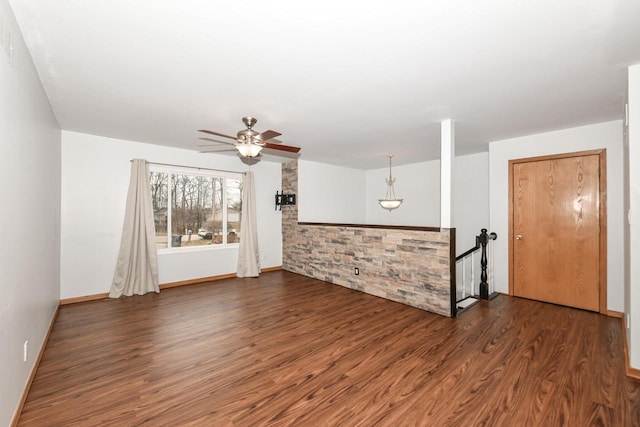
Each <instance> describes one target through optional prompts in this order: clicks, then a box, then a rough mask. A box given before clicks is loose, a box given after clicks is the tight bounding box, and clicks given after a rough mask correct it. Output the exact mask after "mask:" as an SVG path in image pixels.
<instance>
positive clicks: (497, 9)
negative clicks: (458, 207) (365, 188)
mask: <svg viewBox="0 0 640 427" xmlns="http://www.w3.org/2000/svg"><path fill="white" fill-rule="evenodd" d="M11 5H12V7H13V9H14V12H15V14H16V16H17V19H18V21H19V24H20V26H21V29H22V32H23V34H24V37H25V39H26V41H27V44H28V46H29V49H30V51H31V54H32V56H33V58H34V61H35V64H36V67H37V69H38V71H39V73H40V76H41V79H42V81H43V83H44V86H45V89H46V91H47V93H48V95H49V98H50V100H51V103H52V105H53V109H54V111H55V114H56V115H57V117H58V120H59V122H60V126H61V127H62V129H66V130H73V131H79V132H85V133H90V134H97V135H104V136H109V137H115V138H122V139H129V140H134V141H142V142H149V143H154V144H160V145H168V146H175V147H180V148H187V149H193V150H197V149H198V148H197V145H198V139H197V138H198V136H200V135H199V134H198V133H197V132H196V130H197V129H202V128H206V129H211V130H216V131H219V132H223V133H228V134H235V132H237V131H238V130H240V129H242V128H243V127H244V126H243V125H242V122H241V120H240V119H241V117H242V116H246V115H251V116H254V117H257V118H258V124H257V125H256V126H255V128H256V129H257V130H258V131H264V130H267V129H274V130H277V131H280V132H282V134H283V135H282V137H280V138H279V139H280V140H281V141H282V142H283V143H284V144H288V145H297V146H300V147H302V155H301V158H303V159H306V160H312V161H319V162H325V163H331V164H336V165H344V166H349V167H354V168H361V169H371V168H383V167H385V166H386V164H387V158H386V154H387V153H395V154H396V159H394V164H403V163H413V162H418V161H425V160H431V159H437V158H438V157H439V140H440V125H439V122H440V121H441V120H443V119H446V118H452V119H454V120H455V122H456V145H457V153H458V154H468V153H473V152H480V151H486V150H487V143H488V142H489V141H495V140H500V139H505V138H510V137H515V136H521V135H528V134H533V133H538V132H543V131H548V130H554V129H560V128H566V127H572V126H577V125H582V124H587V123H595V122H601V121H607V120H614V119H620V118H622V116H623V110H624V107H623V105H624V97H625V92H626V67H627V66H628V65H631V64H634V63H638V62H640V1H638V0H562V1H558V0H536V1H513V0H484V1H480V0H431V1H426V0H425V1H422V2H418V1H407V0H394V1H393V2H392V1H380V0H369V1H364V0H323V1H295V0H271V1H261V0H249V1H231V0H227V1H212V0H108V1H105V0H37V1H21V0H12V1H11ZM204 155H206V154H203V156H204Z"/></svg>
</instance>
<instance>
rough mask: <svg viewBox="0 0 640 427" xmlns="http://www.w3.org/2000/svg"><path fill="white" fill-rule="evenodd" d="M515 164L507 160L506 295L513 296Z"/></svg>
mask: <svg viewBox="0 0 640 427" xmlns="http://www.w3.org/2000/svg"><path fill="white" fill-rule="evenodd" d="M514 164H515V161H514V160H509V170H508V174H509V190H508V191H509V194H508V199H509V200H508V204H509V212H508V213H507V215H508V221H509V222H508V225H507V251H508V257H507V258H508V261H507V262H508V270H509V293H508V295H511V296H513V293H514V291H513V165H514Z"/></svg>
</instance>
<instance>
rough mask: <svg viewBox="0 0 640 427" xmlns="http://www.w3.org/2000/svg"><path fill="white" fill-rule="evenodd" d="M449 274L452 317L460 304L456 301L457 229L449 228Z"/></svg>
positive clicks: (455, 314) (456, 313) (456, 312)
mask: <svg viewBox="0 0 640 427" xmlns="http://www.w3.org/2000/svg"><path fill="white" fill-rule="evenodd" d="M449 275H450V279H451V286H450V288H449V297H450V298H451V317H456V316H457V315H458V304H457V302H456V229H455V228H450V229H449Z"/></svg>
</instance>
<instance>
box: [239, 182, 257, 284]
mask: <svg viewBox="0 0 640 427" xmlns="http://www.w3.org/2000/svg"><path fill="white" fill-rule="evenodd" d="M253 181H254V179H253V172H247V173H245V174H244V176H243V178H242V215H241V217H240V224H241V228H240V230H241V234H240V247H239V248H238V272H237V276H238V277H258V276H259V275H260V251H259V249H258V228H257V226H256V196H255V189H254V185H253Z"/></svg>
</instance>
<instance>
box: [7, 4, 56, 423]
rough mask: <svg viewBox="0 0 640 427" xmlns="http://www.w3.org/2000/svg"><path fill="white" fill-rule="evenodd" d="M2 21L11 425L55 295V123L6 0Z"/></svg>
mask: <svg viewBox="0 0 640 427" xmlns="http://www.w3.org/2000/svg"><path fill="white" fill-rule="evenodd" d="M0 19H2V21H3V24H4V29H3V30H4V36H5V37H6V35H7V34H11V41H12V45H13V53H12V56H11V58H9V57H8V55H7V54H6V51H5V49H3V48H1V47H0V94H2V96H0V159H2V160H3V161H2V167H0V180H1V181H2V182H3V184H4V185H3V192H2V204H0V233H1V234H0V235H1V236H2V240H1V241H0V263H1V265H0V283H1V286H0V287H1V289H2V290H1V296H0V325H2V326H1V327H0V378H1V379H2V380H0V425H3V426H8V425H9V424H10V423H11V420H12V417H13V416H14V413H15V412H16V410H17V408H18V404H19V401H20V396H21V394H22V391H23V390H24V388H25V385H26V383H27V380H28V378H29V375H30V373H31V370H32V368H33V367H34V363H35V359H36V356H37V354H38V352H39V351H40V349H41V348H42V345H43V343H44V338H45V336H46V333H47V331H48V328H49V325H50V324H51V321H52V319H53V315H54V313H55V311H56V308H57V306H58V301H59V299H60V249H59V247H60V128H59V126H58V122H57V120H56V118H55V116H54V114H53V112H52V110H51V106H50V104H49V100H48V98H47V95H46V93H45V91H44V88H43V87H42V84H41V83H40V79H39V77H38V74H37V72H36V70H35V67H34V66H33V63H32V61H31V57H30V56H29V53H28V51H27V48H26V46H25V43H24V40H23V39H22V35H21V33H20V30H19V28H18V25H17V23H16V21H15V18H14V16H13V13H12V11H11V8H10V7H9V4H8V3H7V1H6V0H0ZM5 40H6V39H5ZM25 341H28V342H29V345H28V358H27V360H26V362H25V361H23V351H24V343H25Z"/></svg>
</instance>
